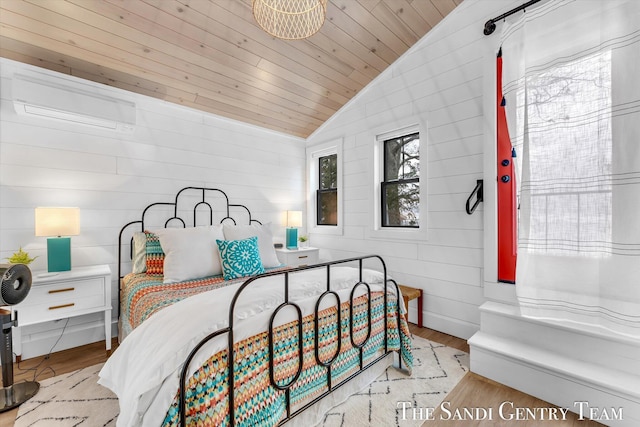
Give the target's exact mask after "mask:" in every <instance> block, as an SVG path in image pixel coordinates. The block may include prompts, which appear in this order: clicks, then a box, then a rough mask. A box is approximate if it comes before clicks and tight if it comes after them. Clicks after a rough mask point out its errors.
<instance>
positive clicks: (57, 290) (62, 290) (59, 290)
mask: <svg viewBox="0 0 640 427" xmlns="http://www.w3.org/2000/svg"><path fill="white" fill-rule="evenodd" d="M75 290H76V288H64V289H52V290H50V291H49V293H50V294H57V293H59V292H70V291H75Z"/></svg>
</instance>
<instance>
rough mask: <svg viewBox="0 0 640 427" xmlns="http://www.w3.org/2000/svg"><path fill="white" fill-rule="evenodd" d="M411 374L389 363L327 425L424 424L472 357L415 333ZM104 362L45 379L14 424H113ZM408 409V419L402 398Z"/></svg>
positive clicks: (115, 414) (113, 407) (58, 426)
mask: <svg viewBox="0 0 640 427" xmlns="http://www.w3.org/2000/svg"><path fill="white" fill-rule="evenodd" d="M413 349H414V350H413V355H414V367H413V373H412V375H411V376H407V375H405V374H404V373H402V372H399V371H398V370H396V369H394V368H389V369H387V370H386V372H385V373H384V374H383V375H381V376H380V377H379V378H378V379H377V380H376V381H374V382H373V383H372V384H371V385H370V386H368V387H367V388H366V389H364V390H362V392H360V393H358V394H356V395H353V396H351V397H350V398H349V399H348V400H347V401H346V402H344V403H343V404H341V405H339V406H336V407H335V408H333V409H332V410H331V411H329V413H327V414H326V415H325V417H324V421H323V422H322V423H321V424H319V425H320V426H322V427H340V426H342V427H346V426H349V427H356V426H357V427H360V426H362V427H368V426H372V427H373V426H391V425H395V426H402V427H404V426H407V427H409V426H411V427H413V426H416V427H417V426H421V425H422V423H423V421H419V420H416V421H414V420H412V418H413V417H412V409H409V408H435V407H437V406H438V405H439V404H440V402H442V400H443V399H444V398H445V396H446V395H447V394H448V393H449V391H451V390H452V389H453V387H455V385H456V384H457V383H458V381H460V379H462V377H463V376H464V375H465V374H466V373H467V371H468V368H469V356H468V354H467V353H465V352H463V351H459V350H456V349H453V348H450V347H446V346H444V345H441V344H437V343H434V342H431V341H428V340H425V339H422V338H419V337H414V338H413ZM101 367H102V365H101V364H100V365H95V366H90V367H88V368H84V369H80V370H78V371H74V372H71V373H69V374H66V375H60V376H57V377H53V378H49V379H47V380H44V381H41V382H40V391H39V392H38V394H37V395H36V396H35V397H33V398H32V399H31V400H29V401H28V402H26V403H24V404H23V405H22V406H21V407H20V410H19V411H18V416H17V418H16V423H15V427H44V426H46V427H75V426H91V427H98V426H100V427H107V426H109V427H113V426H115V425H116V419H117V417H118V400H117V398H116V397H115V396H114V395H113V394H112V393H111V392H110V391H109V390H107V389H106V388H104V387H102V386H100V385H98V384H97V378H98V372H100V368H101ZM401 402H410V405H411V406H409V403H405V404H404V406H405V408H407V409H406V411H405V412H404V415H405V417H404V418H405V419H403V412H402V405H403V404H402V403H401Z"/></svg>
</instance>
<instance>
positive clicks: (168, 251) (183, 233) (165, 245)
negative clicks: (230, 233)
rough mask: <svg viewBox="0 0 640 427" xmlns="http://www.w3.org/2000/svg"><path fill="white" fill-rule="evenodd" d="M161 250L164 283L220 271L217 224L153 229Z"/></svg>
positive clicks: (211, 274) (214, 274)
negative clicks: (163, 255) (162, 254)
mask: <svg viewBox="0 0 640 427" xmlns="http://www.w3.org/2000/svg"><path fill="white" fill-rule="evenodd" d="M153 232H154V233H155V234H157V235H158V238H159V240H160V246H162V251H163V252H164V253H165V257H164V279H163V282H164V283H175V282H184V281H185V280H193V279H200V278H202V277H207V276H216V275H220V274H222V266H221V265H220V253H219V251H218V245H217V244H216V240H217V239H224V234H223V232H222V226H221V225H212V226H206V227H190V228H163V229H160V230H154V231H153Z"/></svg>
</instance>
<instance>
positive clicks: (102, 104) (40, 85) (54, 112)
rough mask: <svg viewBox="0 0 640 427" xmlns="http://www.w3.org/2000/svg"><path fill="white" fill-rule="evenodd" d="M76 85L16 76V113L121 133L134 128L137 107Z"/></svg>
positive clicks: (68, 82)
mask: <svg viewBox="0 0 640 427" xmlns="http://www.w3.org/2000/svg"><path fill="white" fill-rule="evenodd" d="M73 83H74V82H72V81H65V80H63V79H56V78H51V81H49V80H44V79H40V78H37V77H32V76H26V75H20V74H15V75H14V76H13V87H12V90H13V105H14V107H15V109H16V112H17V113H18V114H28V115H34V116H41V117H46V118H50V119H58V120H65V121H68V122H75V123H80V124H83V125H88V126H94V127H101V128H105V129H113V130H117V131H121V132H132V131H133V130H134V129H135V125H136V105H135V104H134V103H133V102H130V101H127V100H123V99H118V98H113V97H110V96H105V95H102V94H100V93H98V91H97V90H96V91H91V90H90V89H91V87H89V86H86V85H82V84H78V85H74V84H73ZM85 86H86V87H85Z"/></svg>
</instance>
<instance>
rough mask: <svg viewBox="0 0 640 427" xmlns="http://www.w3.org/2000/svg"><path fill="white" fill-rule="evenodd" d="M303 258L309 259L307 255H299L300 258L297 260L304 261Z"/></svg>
mask: <svg viewBox="0 0 640 427" xmlns="http://www.w3.org/2000/svg"><path fill="white" fill-rule="evenodd" d="M304 258H309V255H300V256H299V257H298V259H304Z"/></svg>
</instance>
